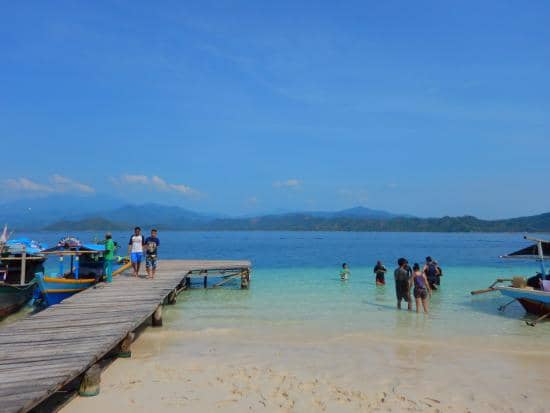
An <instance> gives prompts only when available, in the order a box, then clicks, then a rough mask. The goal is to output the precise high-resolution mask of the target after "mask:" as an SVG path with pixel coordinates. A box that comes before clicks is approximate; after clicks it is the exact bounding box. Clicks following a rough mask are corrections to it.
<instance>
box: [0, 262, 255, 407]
mask: <svg viewBox="0 0 550 413" xmlns="http://www.w3.org/2000/svg"><path fill="white" fill-rule="evenodd" d="M250 266H251V264H250V262H249V261H200V260H192V261H191V260H185V261H184V260H164V261H160V262H159V268H158V269H157V273H156V277H155V279H154V280H150V279H145V278H136V277H132V276H130V275H125V274H123V275H120V276H118V277H115V278H114V280H113V282H112V283H110V284H103V283H102V284H98V285H97V286H96V287H92V288H89V289H87V290H85V291H83V292H81V293H79V294H76V295H74V296H72V297H70V298H68V299H66V300H65V301H63V302H62V303H60V304H57V305H55V306H52V307H50V308H48V309H46V310H44V311H42V312H40V313H38V314H35V315H32V316H28V317H26V318H24V319H22V320H19V321H16V322H14V323H13V324H9V325H7V326H5V327H3V328H0V410H1V411H2V412H6V413H12V412H26V411H28V410H30V409H32V408H33V407H35V406H37V405H38V404H39V403H40V402H42V401H43V400H45V399H47V398H48V397H49V396H51V395H52V394H53V393H55V392H56V391H58V390H60V389H61V388H63V386H65V385H66V384H68V383H70V382H71V381H73V380H74V379H75V378H78V377H79V376H80V375H81V374H82V373H84V372H85V371H86V370H88V369H89V368H90V367H91V366H92V365H94V364H95V363H96V362H97V361H98V360H100V359H102V358H103V357H105V356H106V355H107V354H108V353H110V352H111V351H112V350H113V349H115V348H117V346H118V345H119V344H120V343H121V342H122V340H124V338H125V337H126V336H127V335H128V333H130V332H132V331H134V330H135V329H136V328H138V327H139V326H140V325H141V324H143V323H144V322H145V321H146V320H147V319H148V318H149V317H151V315H152V314H153V313H154V312H155V310H156V309H157V308H158V307H159V305H161V304H163V302H164V301H165V300H166V299H167V297H168V296H169V295H170V294H172V293H173V291H174V290H175V289H176V288H178V287H181V285H182V284H184V283H185V278H186V277H187V276H188V275H189V274H190V273H191V272H201V271H214V272H221V271H225V272H235V271H237V272H242V271H248V270H249V269H250Z"/></svg>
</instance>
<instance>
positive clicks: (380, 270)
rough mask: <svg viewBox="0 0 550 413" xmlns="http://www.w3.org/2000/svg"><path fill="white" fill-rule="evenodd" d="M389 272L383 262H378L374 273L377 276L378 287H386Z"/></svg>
mask: <svg viewBox="0 0 550 413" xmlns="http://www.w3.org/2000/svg"><path fill="white" fill-rule="evenodd" d="M387 271H388V270H387V269H386V267H385V266H384V264H382V261H377V262H376V265H375V266H374V270H373V272H374V273H375V274H376V285H386V278H385V275H386V272H387Z"/></svg>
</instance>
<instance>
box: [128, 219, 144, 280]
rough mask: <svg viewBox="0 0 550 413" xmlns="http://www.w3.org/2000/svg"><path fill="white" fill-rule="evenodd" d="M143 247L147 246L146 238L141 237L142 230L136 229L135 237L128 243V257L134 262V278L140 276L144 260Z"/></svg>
mask: <svg viewBox="0 0 550 413" xmlns="http://www.w3.org/2000/svg"><path fill="white" fill-rule="evenodd" d="M143 245H145V238H144V237H143V235H141V228H140V227H135V228H134V235H132V236H131V237H130V242H129V243H128V255H130V260H131V261H132V268H133V269H134V277H138V276H139V267H140V266H141V260H142V259H143Z"/></svg>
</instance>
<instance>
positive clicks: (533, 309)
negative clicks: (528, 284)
mask: <svg viewBox="0 0 550 413" xmlns="http://www.w3.org/2000/svg"><path fill="white" fill-rule="evenodd" d="M496 289H497V290H498V291H500V293H501V294H502V295H504V296H506V297H510V298H515V299H516V300H517V301H518V302H519V303H520V304H521V306H522V307H523V308H524V309H525V311H527V312H528V313H530V314H534V315H538V316H540V315H544V314H548V313H550V293H549V292H546V291H540V290H529V289H525V288H514V287H496Z"/></svg>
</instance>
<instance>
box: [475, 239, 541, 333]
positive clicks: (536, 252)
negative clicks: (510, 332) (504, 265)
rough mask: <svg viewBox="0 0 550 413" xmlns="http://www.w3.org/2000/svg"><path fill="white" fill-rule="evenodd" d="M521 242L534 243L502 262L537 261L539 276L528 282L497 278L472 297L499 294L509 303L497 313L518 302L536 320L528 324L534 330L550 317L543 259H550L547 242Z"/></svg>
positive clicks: (519, 279) (539, 240)
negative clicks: (506, 298) (515, 260)
mask: <svg viewBox="0 0 550 413" xmlns="http://www.w3.org/2000/svg"><path fill="white" fill-rule="evenodd" d="M524 238H525V239H526V240H529V241H534V242H535V244H532V245H530V246H528V247H525V248H522V249H521V250H519V251H515V252H512V253H511V254H507V255H504V256H502V257H501V258H505V259H514V258H515V259H522V260H536V261H539V263H540V272H538V273H537V274H536V275H534V276H532V277H529V278H526V277H522V276H515V277H513V278H499V279H497V280H496V281H495V282H494V283H493V284H492V285H491V286H490V287H489V288H486V289H484V290H478V291H472V294H480V293H485V292H490V291H499V292H500V293H501V294H502V295H503V296H505V297H509V298H511V299H512V300H511V301H510V302H509V303H507V304H505V305H503V306H500V307H499V310H504V309H505V308H506V307H507V306H508V305H509V304H511V303H513V302H515V301H517V302H519V303H520V304H521V306H522V307H523V308H524V309H525V311H526V312H527V313H529V314H533V315H536V316H539V317H538V318H537V319H536V320H535V321H533V322H527V324H529V325H533V326H534V325H535V324H536V323H537V322H539V321H541V320H544V319H545V318H547V317H550V273H547V272H546V269H545V266H544V260H545V258H549V257H550V241H547V240H542V239H538V238H531V237H524ZM507 282H511V284H508V285H504V283H507Z"/></svg>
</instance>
